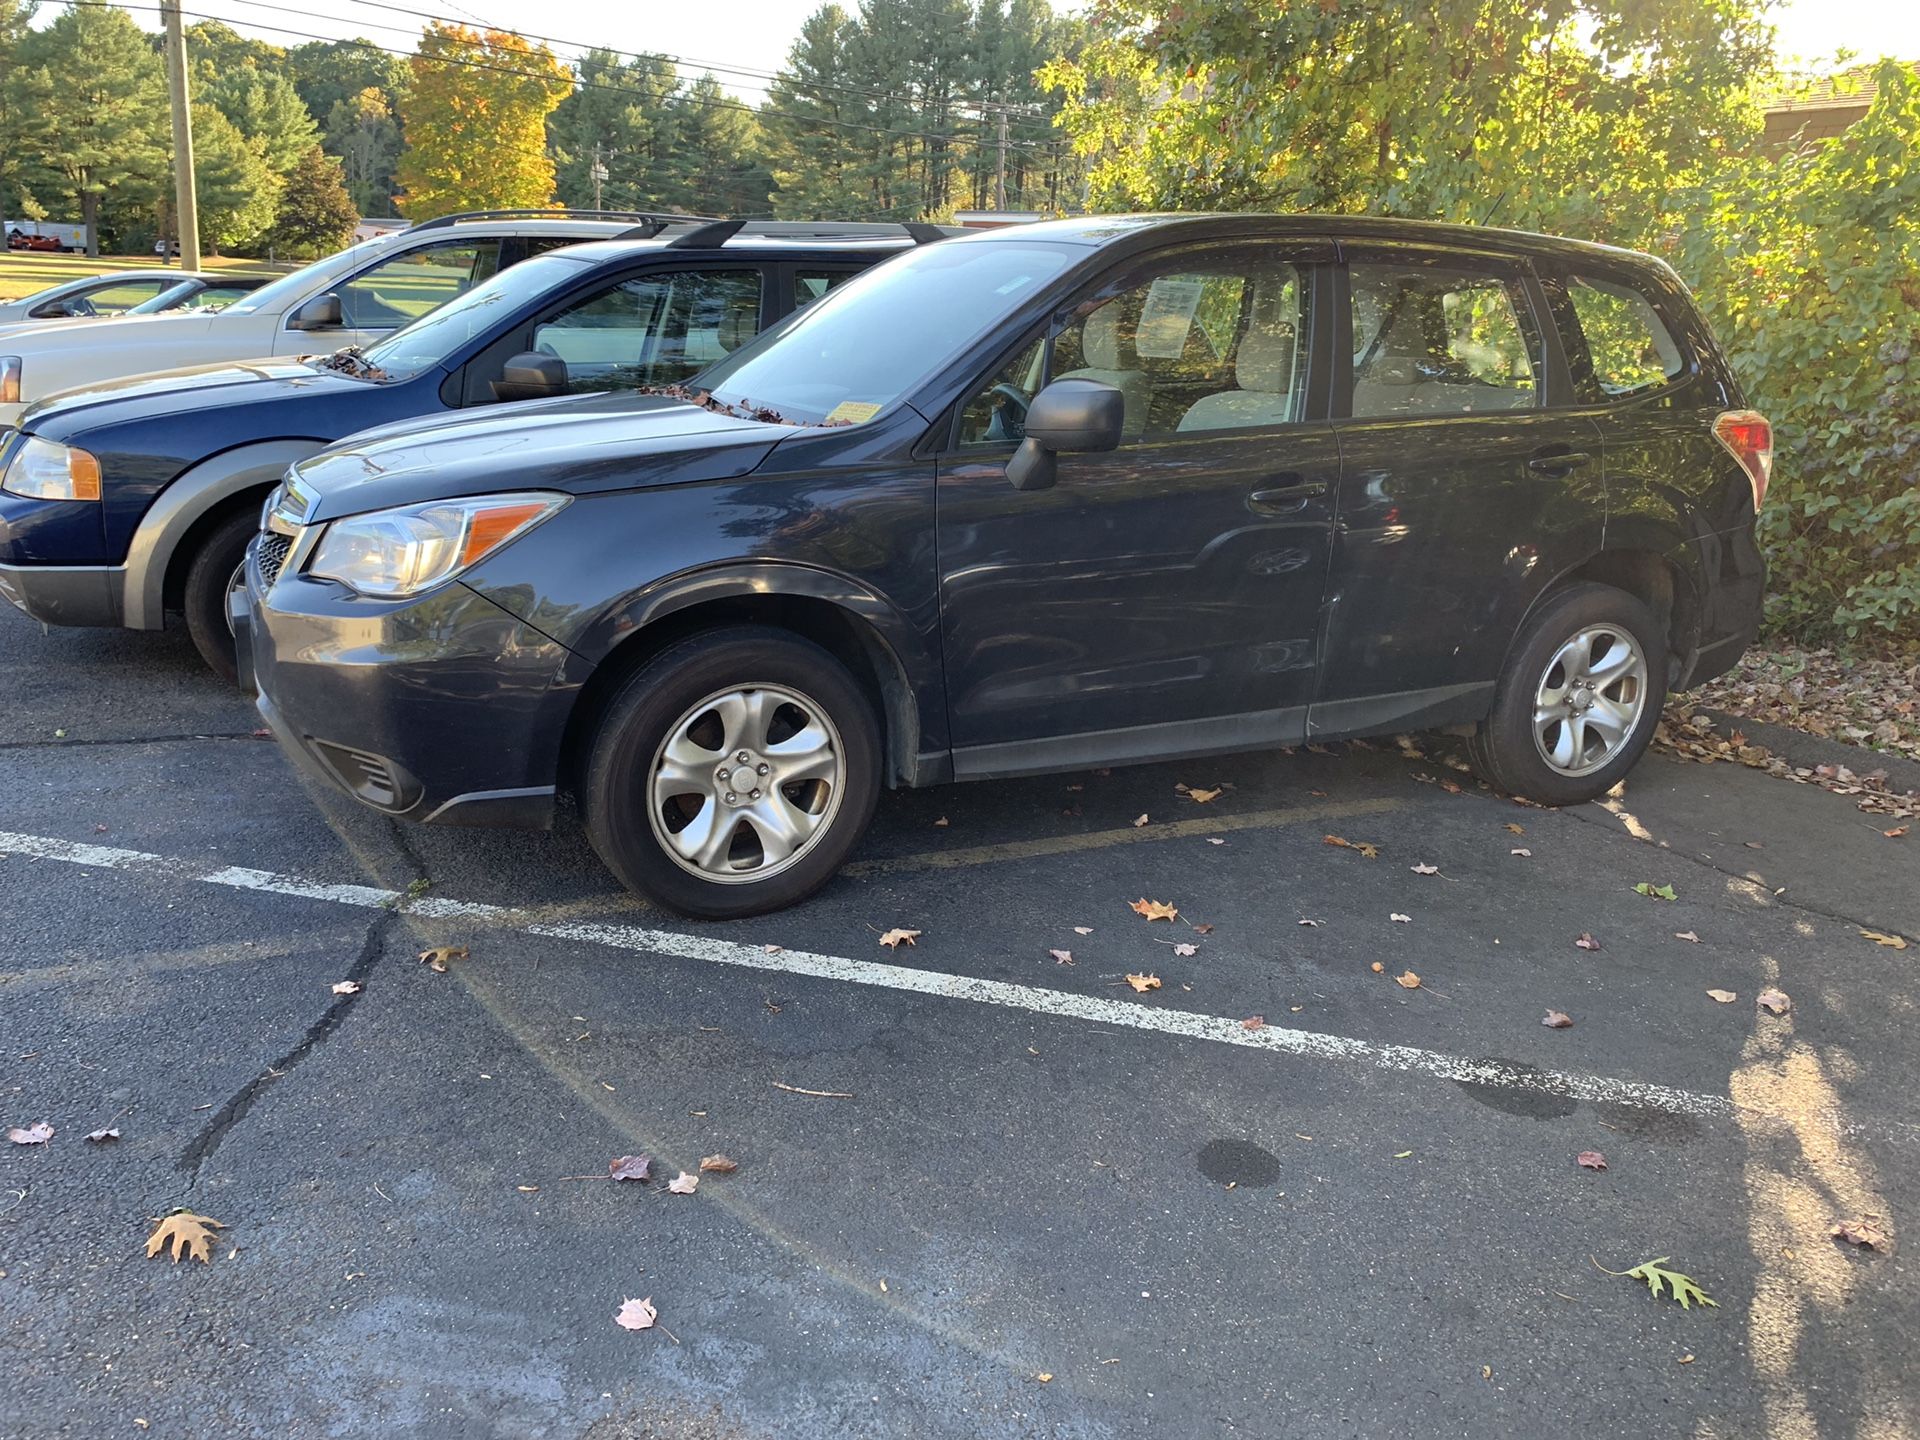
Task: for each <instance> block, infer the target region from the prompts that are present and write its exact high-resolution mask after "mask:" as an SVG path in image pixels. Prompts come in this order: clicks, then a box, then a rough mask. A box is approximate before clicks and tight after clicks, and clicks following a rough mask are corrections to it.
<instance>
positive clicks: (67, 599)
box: [0, 565, 127, 625]
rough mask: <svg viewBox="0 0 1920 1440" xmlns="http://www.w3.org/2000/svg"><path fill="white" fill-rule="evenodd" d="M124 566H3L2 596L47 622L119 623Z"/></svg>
mask: <svg viewBox="0 0 1920 1440" xmlns="http://www.w3.org/2000/svg"><path fill="white" fill-rule="evenodd" d="M126 584H127V571H126V567H125V566H124V565H0V597H4V598H5V599H7V600H8V601H10V602H11V603H12V604H14V605H15V606H17V607H18V608H20V609H21V610H24V611H26V613H27V614H29V615H31V616H32V617H33V618H34V619H36V620H38V621H40V622H41V623H42V624H46V625H120V624H123V623H124V622H125V619H126Z"/></svg>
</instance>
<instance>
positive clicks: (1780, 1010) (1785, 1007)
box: [1753, 986, 1793, 1015]
mask: <svg viewBox="0 0 1920 1440" xmlns="http://www.w3.org/2000/svg"><path fill="white" fill-rule="evenodd" d="M1753 999H1754V1003H1755V1004H1757V1005H1758V1006H1759V1007H1760V1008H1761V1009H1762V1010H1765V1011H1767V1012H1768V1013H1769V1014H1771V1015H1784V1014H1786V1013H1787V1011H1789V1010H1791V1009H1792V1008H1793V1001H1792V1000H1791V999H1789V998H1788V996H1787V992H1786V991H1784V990H1776V989H1774V988H1773V987H1772V986H1768V987H1767V988H1766V989H1765V990H1762V991H1761V992H1760V993H1759V994H1758V995H1756V996H1754V997H1753Z"/></svg>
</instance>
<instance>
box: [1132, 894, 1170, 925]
mask: <svg viewBox="0 0 1920 1440" xmlns="http://www.w3.org/2000/svg"><path fill="white" fill-rule="evenodd" d="M1127 908H1128V909H1130V910H1132V911H1133V913H1134V914H1136V915H1144V916H1146V918H1147V919H1148V920H1150V921H1152V920H1172V919H1173V918H1175V917H1176V916H1177V915H1179V913H1180V911H1179V908H1178V907H1176V906H1173V905H1168V904H1166V903H1164V902H1163V901H1159V900H1149V899H1147V897H1146V896H1144V895H1142V896H1141V897H1140V898H1139V899H1138V900H1136V901H1134V902H1133V904H1132V905H1130V906H1128V907H1127Z"/></svg>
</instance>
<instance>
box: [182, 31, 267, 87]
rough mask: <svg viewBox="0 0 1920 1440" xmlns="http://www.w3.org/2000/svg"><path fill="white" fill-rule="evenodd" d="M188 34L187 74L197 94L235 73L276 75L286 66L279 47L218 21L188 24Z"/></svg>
mask: <svg viewBox="0 0 1920 1440" xmlns="http://www.w3.org/2000/svg"><path fill="white" fill-rule="evenodd" d="M186 34H187V75H188V80H189V81H190V82H191V84H192V86H193V93H194V94H196V95H198V94H199V93H201V92H202V91H203V90H205V89H206V88H207V87H208V86H209V85H212V84H213V83H214V82H215V81H217V80H219V79H220V78H221V77H222V76H225V75H231V74H233V73H234V72H235V71H236V70H258V71H261V72H262V73H265V74H277V73H279V72H280V71H281V70H282V69H284V68H285V66H286V63H287V52H286V51H285V50H283V49H281V48H280V47H279V46H278V45H269V44H268V43H267V42H266V41H264V40H255V39H252V38H251V37H249V36H246V35H242V34H240V33H239V32H238V31H237V30H234V29H232V28H231V27H230V26H226V25H222V24H221V23H220V22H219V21H218V20H202V21H200V22H199V23H198V24H195V25H189V26H187V30H186Z"/></svg>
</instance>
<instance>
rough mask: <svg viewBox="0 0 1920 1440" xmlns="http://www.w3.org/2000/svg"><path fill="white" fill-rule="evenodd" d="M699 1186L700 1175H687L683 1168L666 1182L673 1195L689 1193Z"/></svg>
mask: <svg viewBox="0 0 1920 1440" xmlns="http://www.w3.org/2000/svg"><path fill="white" fill-rule="evenodd" d="M699 1188H700V1177H699V1176H698V1175H689V1174H688V1173H687V1172H686V1171H684V1170H682V1171H681V1172H680V1173H679V1174H678V1175H676V1176H674V1177H673V1179H671V1180H669V1181H668V1182H667V1189H668V1190H669V1191H671V1192H672V1193H673V1194H675V1195H691V1194H693V1192H694V1191H696V1190H698V1189H699Z"/></svg>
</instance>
